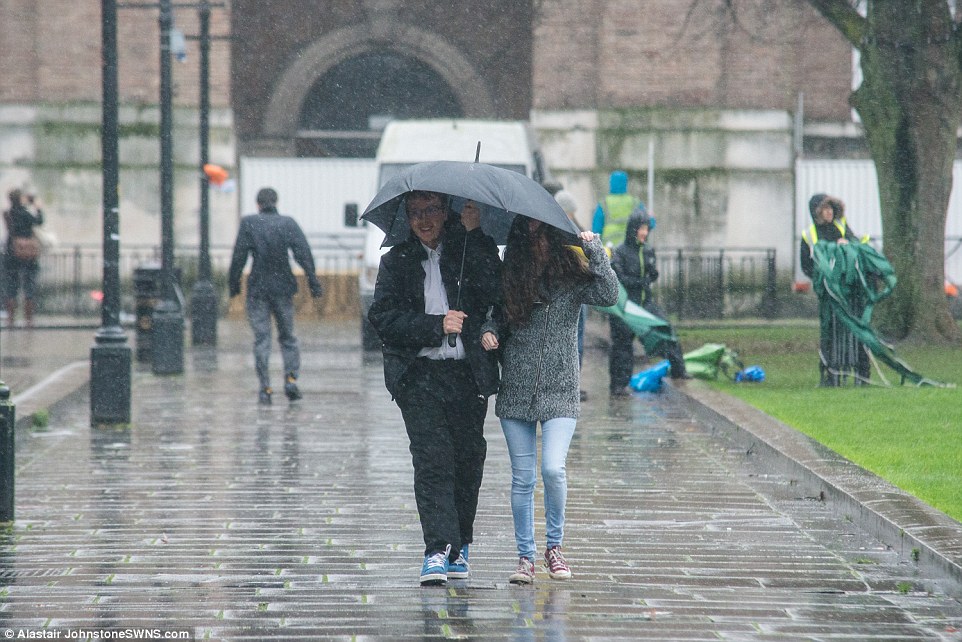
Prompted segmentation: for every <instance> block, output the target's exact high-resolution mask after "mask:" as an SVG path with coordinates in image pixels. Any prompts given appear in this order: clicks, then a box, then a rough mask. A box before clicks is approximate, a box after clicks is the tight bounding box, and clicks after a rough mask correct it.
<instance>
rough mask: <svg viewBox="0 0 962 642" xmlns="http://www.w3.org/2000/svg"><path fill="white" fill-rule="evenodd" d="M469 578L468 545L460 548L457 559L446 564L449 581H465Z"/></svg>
mask: <svg viewBox="0 0 962 642" xmlns="http://www.w3.org/2000/svg"><path fill="white" fill-rule="evenodd" d="M469 577H471V566H470V565H469V564H468V545H467V544H465V545H464V546H462V547H461V554H460V555H458V559H456V560H454V561H453V562H449V563H448V579H449V580H466V579H468V578H469Z"/></svg>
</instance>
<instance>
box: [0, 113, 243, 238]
mask: <svg viewBox="0 0 962 642" xmlns="http://www.w3.org/2000/svg"><path fill="white" fill-rule="evenodd" d="M210 122H211V136H210V159H211V162H213V163H216V164H220V165H223V166H225V167H227V168H228V170H229V171H231V172H232V173H233V158H234V146H235V143H234V138H233V133H232V123H231V113H230V111H229V110H226V109H216V110H214V111H213V112H212V115H211V120H210ZM100 125H101V111H100V106H99V105H98V104H90V103H88V104H72V105H63V104H62V105H43V104H35V105H30V106H10V105H0V193H2V194H3V196H4V207H6V193H7V192H8V191H9V190H10V189H13V188H15V187H19V188H25V189H28V190H30V191H31V192H34V193H36V194H37V195H38V196H40V198H41V199H42V200H43V201H44V203H45V208H44V210H45V215H46V224H45V225H44V227H45V228H46V229H47V230H48V231H49V232H51V233H52V234H53V235H54V236H55V237H56V238H57V239H58V241H59V243H60V244H61V245H69V244H74V243H79V244H100V243H101V241H102V239H103V232H102V229H103V216H102V202H103V196H102V191H101V189H102V188H101V149H100ZM158 137H159V112H158V110H157V109H156V108H153V107H131V106H125V107H122V108H121V110H120V138H121V139H120V163H121V171H120V234H121V245H122V247H123V246H125V245H156V246H159V245H160V197H159V194H160V171H159V166H160V144H159V138H158ZM173 137H174V172H175V174H174V241H175V243H176V244H178V245H191V244H193V245H196V244H197V243H198V242H199V224H198V212H199V207H200V172H199V169H198V159H199V157H200V152H199V134H198V116H197V112H196V110H194V109H187V108H179V109H176V110H175V114H174V131H173ZM210 208H211V209H210V212H211V244H212V245H216V244H232V243H233V241H234V236H235V235H236V232H237V220H238V216H237V201H236V194H235V193H222V192H218V191H216V190H212V191H211V198H210Z"/></svg>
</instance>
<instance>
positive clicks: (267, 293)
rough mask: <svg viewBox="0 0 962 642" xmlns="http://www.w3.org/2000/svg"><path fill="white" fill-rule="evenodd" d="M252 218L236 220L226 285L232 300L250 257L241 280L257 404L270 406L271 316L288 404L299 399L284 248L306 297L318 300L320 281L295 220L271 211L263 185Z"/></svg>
mask: <svg viewBox="0 0 962 642" xmlns="http://www.w3.org/2000/svg"><path fill="white" fill-rule="evenodd" d="M257 209H258V213H257V214H250V215H248V216H245V217H244V218H242V219H241V223H240V229H239V230H238V231H237V241H236V242H235V243H234V254H233V256H232V257H231V262H230V272H229V275H228V286H229V288H230V295H231V296H232V297H234V296H237V295H238V294H240V291H241V274H242V273H243V271H244V266H245V265H246V264H247V257H248V255H253V257H254V261H253V263H252V264H251V271H250V276H248V278H247V319H248V321H249V322H250V325H251V329H252V330H253V331H254V364H255V368H256V370H257V379H258V381H259V382H260V391H259V392H258V401H259V402H260V403H261V404H264V405H269V404H270V403H271V395H272V394H273V389H272V388H271V378H270V372H269V369H268V363H269V361H270V356H271V316H273V317H274V320H275V322H276V323H277V340H278V343H280V346H281V357H282V358H283V360H284V377H285V378H284V394H285V395H287V398H288V399H290V400H291V401H296V400H297V399H300V398H301V396H302V395H301V391H300V389H299V388H298V387H297V377H298V374H299V373H300V368H301V352H300V347H299V345H298V342H297V337H295V336H294V293H295V292H297V279H295V278H294V274H293V273H292V272H291V264H290V258H289V257H288V250H290V251H291V253H293V255H294V260H295V261H296V262H297V264H298V265H300V266H301V268H302V269H303V270H304V275H305V276H306V277H307V284H308V286H309V287H310V290H311V296H313V297H314V298H318V297H320V296H321V283H320V281H318V280H317V274H316V273H315V270H314V257H313V256H312V255H311V248H310V246H309V245H308V244H307V238H305V236H304V232H303V231H302V230H301V228H300V226H299V225H298V224H297V221H295V220H294V219H292V218H291V217H290V216H283V215H281V214H278V213H277V192H276V191H274V190H273V189H271V188H270V187H265V188H263V189H262V190H260V191H259V192H257Z"/></svg>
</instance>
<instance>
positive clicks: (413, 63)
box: [297, 51, 464, 158]
mask: <svg viewBox="0 0 962 642" xmlns="http://www.w3.org/2000/svg"><path fill="white" fill-rule="evenodd" d="M463 115H464V111H463V109H462V108H461V105H460V104H459V103H458V101H457V99H456V98H455V95H454V92H452V91H451V88H450V87H449V86H448V85H447V83H446V82H445V81H444V80H443V79H442V77H441V76H440V75H439V74H438V73H437V72H435V71H434V70H433V69H431V68H430V67H429V66H427V65H426V64H424V63H423V62H421V61H419V60H417V59H416V58H411V57H408V56H404V55H401V54H398V53H396V52H391V51H371V52H366V53H363V54H361V55H358V56H355V57H353V58H349V59H347V60H344V61H342V62H340V63H338V64H337V65H335V66H334V67H332V68H331V69H330V70H328V71H327V72H326V73H325V74H324V75H323V76H321V77H320V78H319V79H318V80H317V82H315V83H314V86H313V87H312V88H311V90H310V91H309V92H308V94H307V96H306V98H305V99H304V103H303V104H302V106H301V114H300V119H299V130H298V133H297V154H298V156H344V157H354V158H363V157H373V156H374V152H375V150H376V149H377V144H378V140H379V139H380V134H381V129H382V128H383V127H384V124H385V123H386V122H387V120H390V119H392V118H459V117H462V116H463Z"/></svg>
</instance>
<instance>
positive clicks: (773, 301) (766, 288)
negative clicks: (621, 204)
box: [653, 248, 791, 319]
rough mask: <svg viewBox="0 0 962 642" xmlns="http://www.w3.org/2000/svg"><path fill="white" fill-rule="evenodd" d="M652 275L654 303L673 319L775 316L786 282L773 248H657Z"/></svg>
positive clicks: (771, 317)
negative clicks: (654, 278)
mask: <svg viewBox="0 0 962 642" xmlns="http://www.w3.org/2000/svg"><path fill="white" fill-rule="evenodd" d="M658 272H659V275H660V276H659V278H658V280H657V281H656V282H655V284H654V288H653V294H654V296H655V299H656V300H657V301H658V303H659V304H660V305H661V306H662V307H663V308H665V310H666V311H667V312H668V314H669V315H672V316H675V317H677V318H678V319H723V318H739V317H763V318H768V319H773V318H776V317H777V316H778V314H779V297H778V293H779V292H780V291H781V292H788V291H789V284H790V280H791V273H790V272H789V271H785V273H784V274H781V275H780V274H779V273H778V270H777V268H776V262H775V250H774V249H761V250H759V249H746V248H718V249H711V248H708V249H696V250H692V249H685V248H659V249H658ZM779 280H781V281H783V283H782V286H783V287H781V288H780V287H779Z"/></svg>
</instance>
